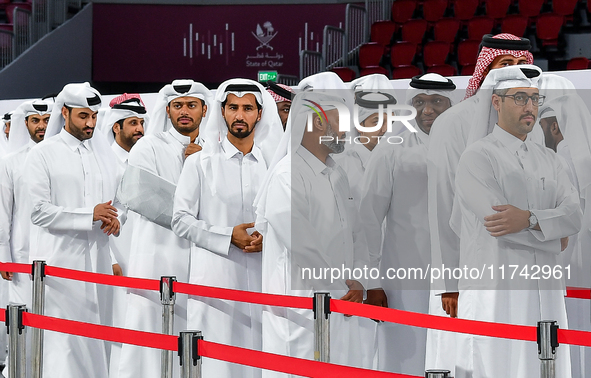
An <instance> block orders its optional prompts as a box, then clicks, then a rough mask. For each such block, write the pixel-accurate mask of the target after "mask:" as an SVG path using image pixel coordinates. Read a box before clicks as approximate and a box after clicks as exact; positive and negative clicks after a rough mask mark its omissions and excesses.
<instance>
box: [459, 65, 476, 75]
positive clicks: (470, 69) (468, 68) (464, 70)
mask: <svg viewBox="0 0 591 378" xmlns="http://www.w3.org/2000/svg"><path fill="white" fill-rule="evenodd" d="M475 68H476V65H475V64H468V65H466V66H464V67H462V76H472V74H473V73H474V69H475Z"/></svg>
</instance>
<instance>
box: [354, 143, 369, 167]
mask: <svg viewBox="0 0 591 378" xmlns="http://www.w3.org/2000/svg"><path fill="white" fill-rule="evenodd" d="M353 151H354V152H355V153H356V154H357V156H359V160H361V165H362V166H363V167H365V164H367V161H368V160H369V157H370V156H371V151H370V150H368V149H367V147H365V145H363V144H354V145H353Z"/></svg>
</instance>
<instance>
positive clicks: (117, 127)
mask: <svg viewBox="0 0 591 378" xmlns="http://www.w3.org/2000/svg"><path fill="white" fill-rule="evenodd" d="M99 114H100V117H99V121H98V122H99V123H100V125H101V128H102V130H100V131H101V132H102V133H103V134H105V136H106V137H107V140H108V141H109V142H110V144H111V149H112V150H113V153H114V154H115V156H116V157H117V162H118V163H119V170H120V173H121V175H123V173H124V172H125V168H127V160H128V157H129V151H130V150H131V148H132V147H133V146H134V145H135V143H136V142H137V141H138V140H139V139H140V138H141V137H143V136H144V122H145V119H146V118H147V111H146V108H145V107H144V104H143V102H142V99H141V97H140V95H139V94H127V93H125V94H123V95H121V96H118V97H115V98H114V99H113V100H111V102H110V103H109V108H108V109H106V110H105V111H104V112H103V113H102V114H101V113H99ZM101 118H102V119H101ZM139 217H140V216H139V214H137V213H136V212H133V211H128V212H127V221H126V222H125V225H123V226H121V232H120V235H119V237H118V238H113V239H111V260H112V261H111V263H112V264H113V274H115V275H118V276H127V275H128V272H129V253H130V250H131V245H132V244H131V243H132V236H133V229H134V227H135V222H137V221H138V219H139ZM126 294H127V289H126V288H122V287H113V326H114V327H121V328H123V327H125V314H126V312H127V295H126ZM121 345H122V344H119V343H116V344H112V345H111V355H110V360H109V366H110V368H109V376H110V377H111V378H115V377H117V376H118V373H119V360H120V356H121V347H122V346H121Z"/></svg>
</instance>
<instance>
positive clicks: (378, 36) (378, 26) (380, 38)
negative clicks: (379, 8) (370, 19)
mask: <svg viewBox="0 0 591 378" xmlns="http://www.w3.org/2000/svg"><path fill="white" fill-rule="evenodd" d="M397 29H398V26H397V25H396V24H395V23H393V22H391V21H377V22H374V23H373V24H372V25H371V33H370V39H369V40H370V41H371V42H377V43H378V44H380V45H382V46H388V45H389V44H390V42H391V41H392V36H393V35H394V33H395V32H396V30H397Z"/></svg>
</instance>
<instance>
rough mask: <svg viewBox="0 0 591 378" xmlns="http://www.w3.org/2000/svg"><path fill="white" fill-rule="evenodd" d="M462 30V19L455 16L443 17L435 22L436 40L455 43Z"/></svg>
mask: <svg viewBox="0 0 591 378" xmlns="http://www.w3.org/2000/svg"><path fill="white" fill-rule="evenodd" d="M458 30H460V21H458V20H456V19H455V18H443V19H441V20H439V21H437V22H436V23H435V27H434V28H433V31H434V34H435V40H436V41H443V42H447V43H454V41H455V40H456V35H457V34H458Z"/></svg>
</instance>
